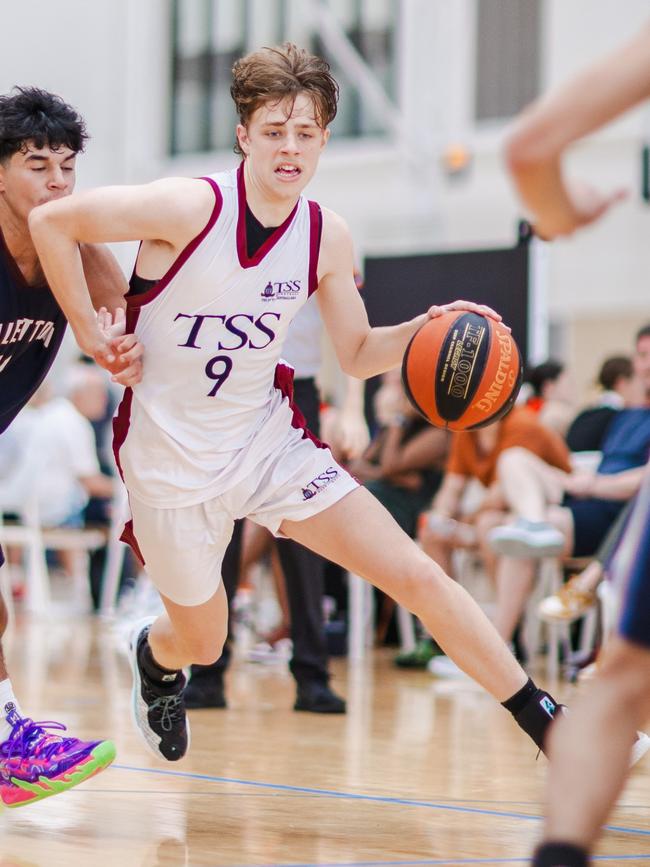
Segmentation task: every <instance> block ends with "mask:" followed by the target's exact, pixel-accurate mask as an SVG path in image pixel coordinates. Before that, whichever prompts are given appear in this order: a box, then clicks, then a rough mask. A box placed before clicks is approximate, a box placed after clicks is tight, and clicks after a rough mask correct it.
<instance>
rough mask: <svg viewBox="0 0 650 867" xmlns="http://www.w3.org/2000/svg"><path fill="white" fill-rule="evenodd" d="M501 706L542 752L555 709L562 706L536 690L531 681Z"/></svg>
mask: <svg viewBox="0 0 650 867" xmlns="http://www.w3.org/2000/svg"><path fill="white" fill-rule="evenodd" d="M531 687H532V689H531ZM524 690H526V692H525V693H524ZM503 706H504V707H505V708H506V709H507V710H509V711H510V712H511V713H512V715H513V717H514V718H515V721H516V722H517V725H519V727H520V728H522V729H523V730H524V731H525V732H526V734H527V735H528V736H529V737H530V738H532V740H533V741H534V742H535V744H536V745H537V747H538V749H540V750H541V751H542V752H544V751H545V750H544V743H545V741H546V735H547V732H548V729H549V726H550V725H551V723H552V722H553V718H554V716H555V714H556V712H557V709H558V708H559V707H562V705H559V704H558V703H557V702H556V701H555V699H554V698H553V696H552V695H550V693H548V692H545V691H544V690H543V689H538V688H537V687H536V686H535V684H534V683H533V681H532V680H529V681H528V683H527V684H526V686H525V687H523V689H521V690H520V691H519V692H518V693H516V694H515V695H514V696H513V697H512V698H510V699H508V701H506V702H503Z"/></svg>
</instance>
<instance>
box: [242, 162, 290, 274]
mask: <svg viewBox="0 0 650 867" xmlns="http://www.w3.org/2000/svg"><path fill="white" fill-rule="evenodd" d="M299 204H300V199H298V201H297V202H296V204H295V205H294V208H293V210H292V211H291V213H290V214H289V216H288V217H287V219H286V220H285V221H284V223H282V224H281V225H279V226H278V227H277V229H276V230H275V231H274V232H272V233H271V234H270V235H269V237H268V238H267V239H266V241H264V243H263V244H262V246H261V247H258V249H257V250H256V251H255V253H254V254H253V255H252V256H249V255H248V249H247V244H246V183H245V181H244V163H243V161H242V163H241V165H240V166H239V168H238V169H237V257H238V259H239V264H240V265H241V267H242V268H254V267H255V266H256V265H259V264H260V262H261V261H262V259H263V258H264V257H265V256H266V254H267V253H268V252H269V250H272V249H273V247H275V245H276V244H277V243H278V241H279V240H280V238H281V237H282V236H283V235H284V233H285V232H286V231H287V229H288V228H289V226H290V225H291V222H292V220H293V218H294V217H295V215H296V211H297V210H298V205H299Z"/></svg>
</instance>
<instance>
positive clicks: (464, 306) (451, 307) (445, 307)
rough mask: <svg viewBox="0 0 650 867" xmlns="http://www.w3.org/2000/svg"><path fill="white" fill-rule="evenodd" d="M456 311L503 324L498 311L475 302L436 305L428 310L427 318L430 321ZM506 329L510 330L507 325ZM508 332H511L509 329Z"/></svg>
mask: <svg viewBox="0 0 650 867" xmlns="http://www.w3.org/2000/svg"><path fill="white" fill-rule="evenodd" d="M456 310H458V311H462V312H465V311H467V312H468V313H478V314H479V316H487V317H488V318H489V319H494V320H495V322H501V316H500V315H499V314H498V313H497V312H496V310H493V309H492V308H491V307H488V306H487V304H475V303H474V302H473V301H452V302H450V303H449V304H441V305H437V304H434V305H433V307H429V309H428V310H427V316H428V318H429V319H436V318H437V317H438V316H442V315H443V313H451V312H453V311H456ZM504 328H508V326H507V325H505V326H504ZM508 331H510V329H509V328H508Z"/></svg>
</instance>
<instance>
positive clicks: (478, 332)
mask: <svg viewBox="0 0 650 867" xmlns="http://www.w3.org/2000/svg"><path fill="white" fill-rule="evenodd" d="M522 376H523V366H522V363H521V355H520V353H519V348H518V347H517V344H516V343H515V341H514V340H513V337H512V335H511V334H510V333H509V331H508V329H507V328H505V327H504V326H503V325H502V324H501V323H500V322H496V321H495V320H494V319H489V318H488V317H486V316H480V315H479V314H477V313H468V312H462V311H457V310H456V311H453V312H451V313H444V314H443V315H442V316H438V317H437V318H436V319H429V320H428V322H426V323H425V324H424V325H423V326H422V327H421V328H420V329H419V330H418V331H417V332H416V333H415V334H414V335H413V337H412V338H411V342H410V343H409V345H408V347H407V349H406V352H405V353H404V361H403V363H402V380H403V382H404V388H405V390H406V394H407V395H408V398H409V400H410V401H411V403H412V404H413V406H414V407H415V408H416V409H417V410H418V412H420V413H421V414H422V415H423V416H424V417H425V418H426V419H428V421H430V422H431V424H434V425H436V427H443V428H449V430H453V431H462V430H472V429H474V428H478V427H483V426H485V425H487V424H490V423H491V422H493V421H496V420H497V419H499V418H501V417H502V416H503V415H505V414H506V413H507V412H508V410H509V409H510V408H511V407H512V405H513V404H514V402H515V400H516V398H517V394H518V393H519V388H520V387H521V380H522Z"/></svg>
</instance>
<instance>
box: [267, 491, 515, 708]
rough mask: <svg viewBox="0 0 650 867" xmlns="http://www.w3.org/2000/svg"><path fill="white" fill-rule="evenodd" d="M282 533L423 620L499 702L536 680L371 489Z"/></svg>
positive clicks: (288, 526)
mask: <svg viewBox="0 0 650 867" xmlns="http://www.w3.org/2000/svg"><path fill="white" fill-rule="evenodd" d="M281 529H282V532H283V533H285V534H286V535H287V536H289V537H290V538H292V539H295V540H296V541H298V542H300V543H301V544H303V545H305V546H307V547H308V548H311V549H312V550H314V551H316V552H317V553H319V554H321V555H322V556H324V557H326V558H328V559H330V560H333V561H334V562H337V563H339V564H340V565H341V566H343V568H344V569H348V570H350V571H351V572H354V573H355V574H356V575H360V576H361V577H363V578H366V579H367V580H369V581H371V582H372V583H373V584H375V585H376V586H377V587H379V589H380V590H383V591H384V593H387V594H388V595H389V596H391V597H392V598H393V599H395V601H396V602H398V603H399V604H400V605H403V606H404V607H406V608H408V609H409V610H410V611H412V612H413V613H414V614H416V615H417V616H418V617H419V618H420V619H421V620H422V622H423V624H424V626H425V627H426V629H427V630H428V631H429V632H430V633H431V634H432V635H433V636H434V638H435V639H436V641H437V642H438V644H439V645H440V646H441V647H442V648H443V650H444V651H445V653H447V654H448V656H450V657H451V658H452V659H453V660H454V662H456V663H457V664H458V665H459V666H460V667H461V668H462V669H463V671H465V672H466V673H467V674H468V675H470V677H473V678H474V680H476V681H477V682H478V683H480V684H481V686H483V687H484V688H485V689H486V690H487V691H488V692H489V693H491V694H492V695H493V696H494V697H495V698H496V699H497V700H498V701H500V702H503V701H505V700H506V699H508V698H510V697H511V696H512V695H513V694H514V693H516V692H517V691H518V690H519V689H521V688H522V687H523V686H524V684H525V683H526V682H527V680H528V678H527V675H526V674H525V672H524V671H523V669H522V668H521V667H520V665H519V664H518V663H517V661H516V660H515V658H514V657H513V656H512V654H511V653H510V651H509V650H508V648H507V647H506V645H505V644H504V642H503V641H502V640H501V639H500V638H499V636H498V634H497V632H496V630H495V629H494V627H493V626H492V624H491V623H490V621H489V620H488V619H487V617H486V616H485V615H484V613H483V611H482V610H481V609H480V607H479V606H478V605H477V603H476V602H475V601H474V600H473V599H472V597H471V596H470V595H469V594H468V593H467V592H466V591H465V590H464V589H463V588H462V587H461V586H460V585H459V584H457V583H456V582H455V581H452V579H451V578H449V576H448V575H446V574H445V573H444V572H443V570H442V569H441V568H440V566H439V565H438V564H437V563H435V562H434V561H433V560H431V558H430V557H428V556H427V555H426V554H425V553H424V552H423V551H421V550H420V549H419V548H418V546H417V545H416V544H415V543H414V542H413V540H412V539H410V538H409V537H408V536H407V535H406V533H404V531H403V530H401V529H400V528H399V526H398V525H397V523H396V522H395V521H394V520H393V518H392V517H391V516H390V514H389V513H388V512H387V511H386V509H384V507H383V506H382V505H381V504H380V503H379V502H378V501H377V500H376V499H375V498H374V497H373V496H372V495H371V494H369V493H368V491H366V490H364V489H363V488H358V489H357V490H355V491H353V492H352V493H350V494H348V495H347V496H346V497H344V498H343V499H342V500H340V501H339V502H338V503H336V504H334V505H333V506H331V507H330V508H329V509H326V510H325V511H323V512H321V513H320V514H318V515H314V516H313V517H311V518H307V519H306V520H304V521H284V522H283V523H282V526H281Z"/></svg>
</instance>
